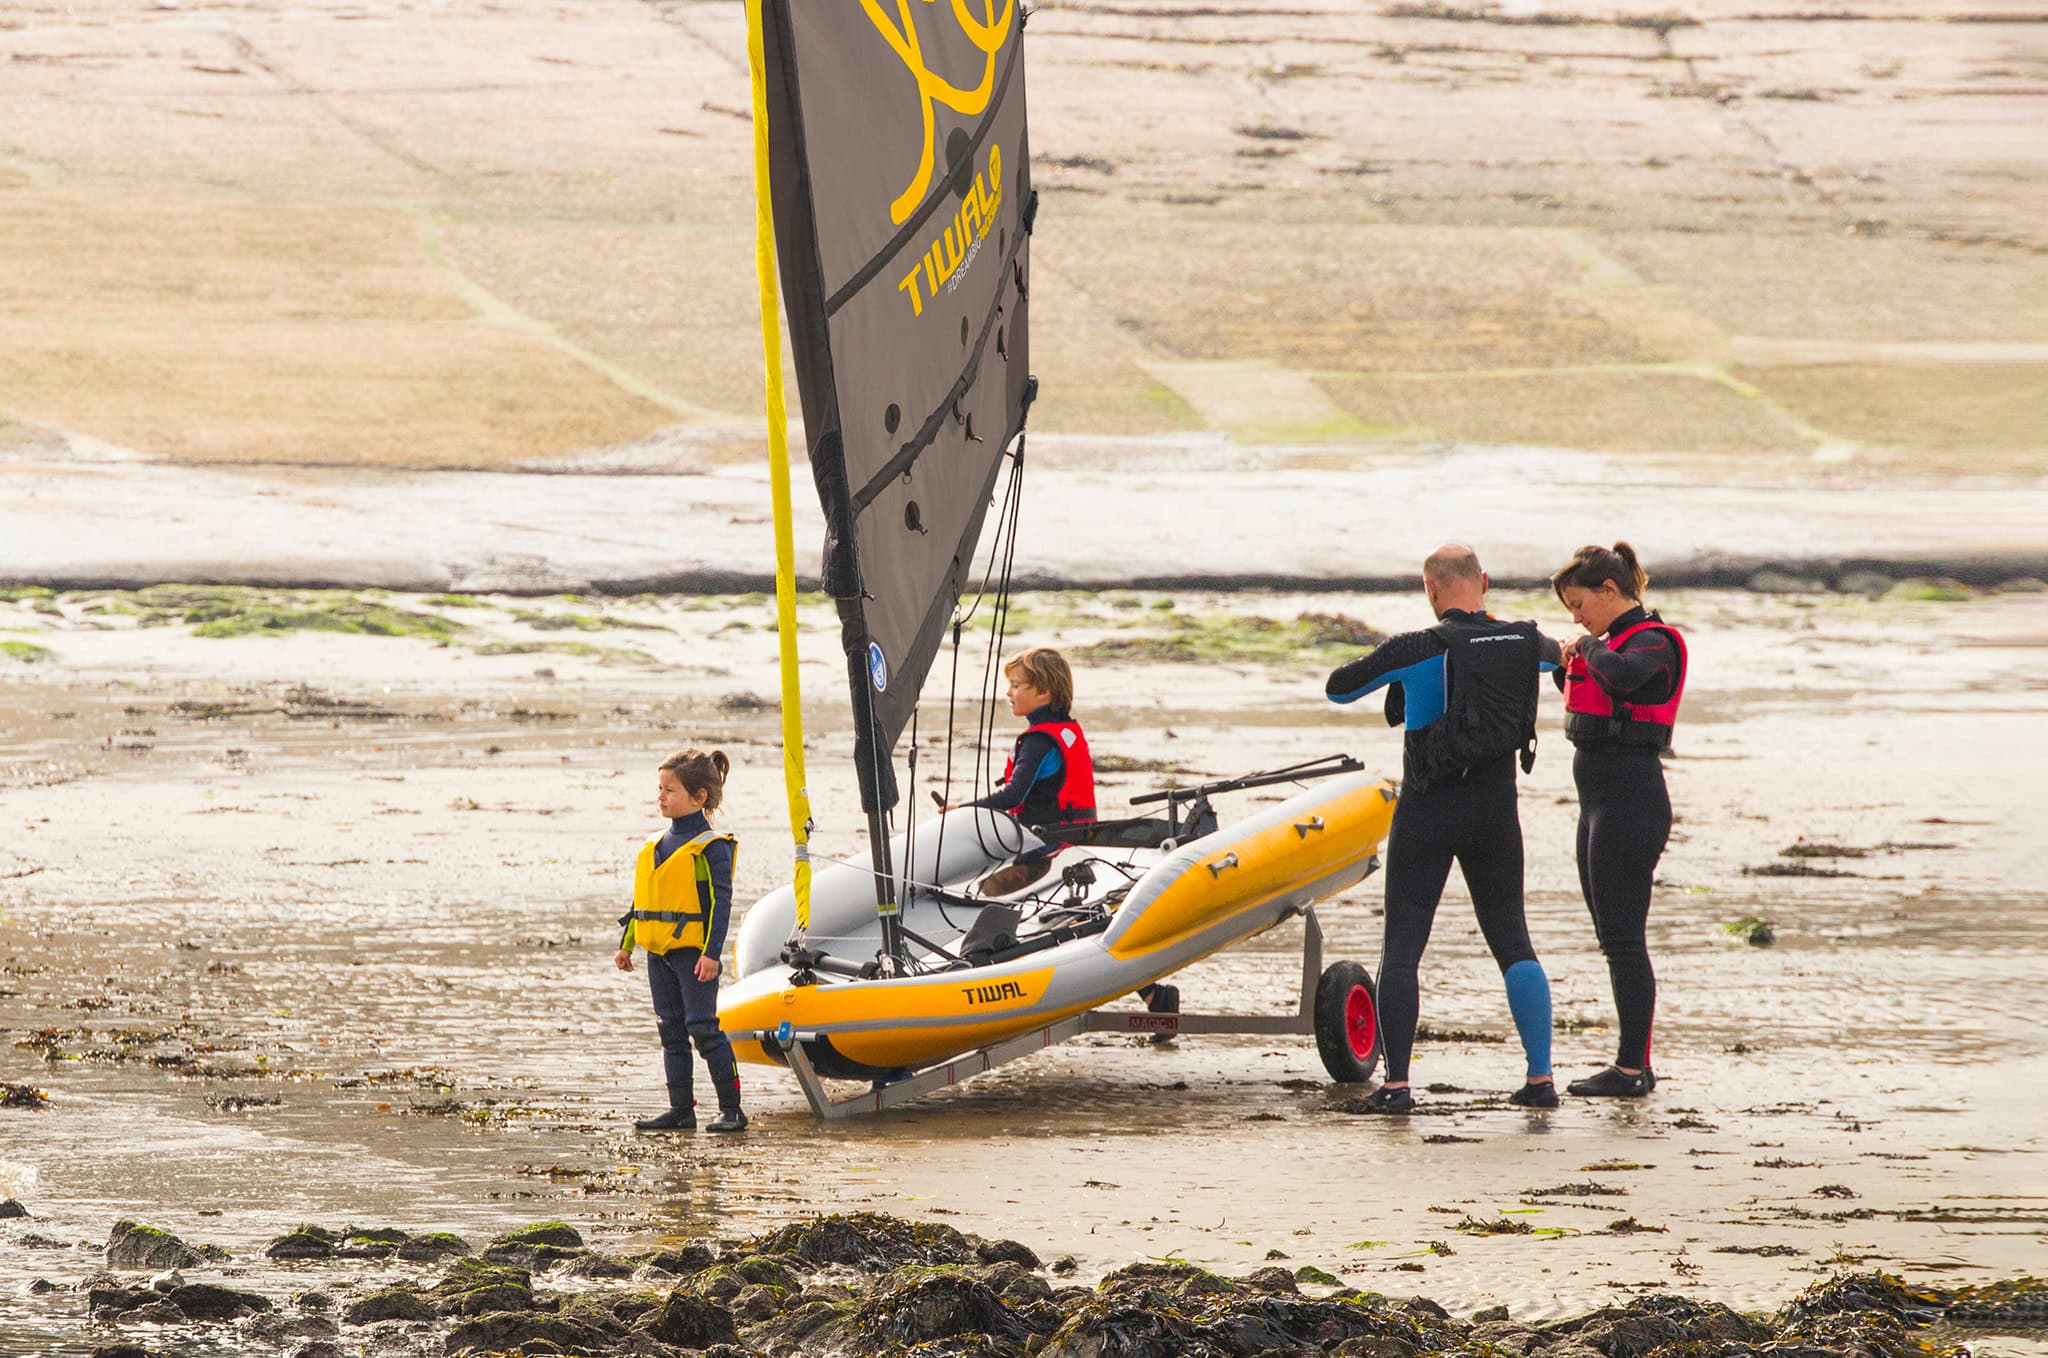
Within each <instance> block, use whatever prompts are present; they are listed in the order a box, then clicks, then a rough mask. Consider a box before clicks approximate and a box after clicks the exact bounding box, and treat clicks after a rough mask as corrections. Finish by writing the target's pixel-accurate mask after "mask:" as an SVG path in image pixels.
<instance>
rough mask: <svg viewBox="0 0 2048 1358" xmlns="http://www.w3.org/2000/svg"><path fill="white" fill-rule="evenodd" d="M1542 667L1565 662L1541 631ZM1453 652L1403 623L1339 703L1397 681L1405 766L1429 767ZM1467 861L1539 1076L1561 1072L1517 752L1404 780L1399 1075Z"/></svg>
mask: <svg viewBox="0 0 2048 1358" xmlns="http://www.w3.org/2000/svg"><path fill="white" fill-rule="evenodd" d="M1443 621H1444V622H1445V623H1447V624H1449V625H1451V626H1454V627H1456V626H1471V627H1485V626H1492V625H1493V620H1492V619H1491V618H1489V617H1488V616H1487V615H1486V614H1484V613H1468V612H1465V611H1463V610H1460V609H1451V610H1448V611H1447V612H1446V613H1445V614H1444V616H1443ZM1537 643H1538V648H1539V649H1538V656H1539V665H1540V668H1542V669H1554V668H1555V667H1556V666H1557V664H1558V660H1559V656H1558V649H1557V643H1556V642H1555V641H1552V640H1551V639H1550V638H1548V637H1544V636H1541V635H1539V636H1538V638H1537ZM1446 656H1447V651H1446V647H1445V645H1444V642H1443V640H1442V639H1441V638H1440V637H1438V636H1437V635H1436V634H1435V633H1434V632H1432V631H1421V632H1403V633H1402V634H1400V635H1399V636H1396V637H1392V638H1389V639H1388V640H1387V641H1386V642H1385V643H1384V644H1382V645H1381V646H1380V647H1379V648H1378V649H1377V650H1375V651H1373V652H1372V653H1371V654H1370V655H1367V656H1363V657H1361V658H1359V659H1357V660H1354V661H1351V662H1350V663H1349V664H1346V665H1342V666H1340V667H1339V668H1338V669H1337V670H1336V671H1335V672H1334V673H1332V674H1331V675H1330V678H1329V682H1328V684H1327V685H1326V686H1325V691H1326V692H1327V693H1328V695H1329V697H1330V700H1331V701H1332V702H1338V703H1352V702H1356V701H1358V700H1359V699H1360V698H1363V697H1365V696H1366V695H1367V694H1369V693H1373V692H1376V691H1378V690H1379V689H1382V688H1385V689H1386V690H1387V699H1386V716H1387V724H1388V725H1390V726H1391V725H1394V724H1395V723H1397V722H1398V723H1404V724H1405V727H1406V731H1405V734H1404V735H1403V737H1402V765H1403V772H1404V774H1407V775H1409V781H1410V782H1411V783H1415V782H1417V781H1418V780H1415V779H1414V778H1413V774H1414V772H1415V770H1416V768H1418V767H1419V766H1420V755H1419V751H1420V747H1421V743H1422V740H1423V738H1424V737H1423V733H1424V732H1426V731H1427V730H1428V728H1429V726H1430V725H1431V723H1433V722H1435V721H1437V720H1438V719H1439V718H1440V717H1442V716H1443V714H1444V709H1445V705H1446V702H1447V698H1448V694H1449V677H1448V673H1447V670H1448V664H1447V659H1446ZM1453 860H1456V862H1457V864H1458V867H1459V870H1460V871H1461V872H1463V874H1464V877H1465V886H1466V889H1467V890H1468V891H1470V892H1471V895H1472V909H1473V912H1474V913H1475V914H1476V915H1477V916H1478V919H1479V929H1480V932H1481V933H1482V934H1484V935H1485V937H1486V946H1487V948H1488V950H1489V951H1491V952H1492V954H1493V959H1494V962H1495V963H1496V964H1498V965H1499V967H1500V969H1501V978H1502V983H1503V985H1504V986H1505V987H1506V990H1507V996H1508V1010H1509V1012H1510V1013H1511V1014H1513V1015H1514V1019H1515V1029H1516V1031H1517V1032H1518V1033H1519V1034H1520V1035H1521V1039H1522V1048H1523V1052H1524V1054H1525V1055H1526V1056H1527V1058H1528V1073H1529V1074H1530V1075H1532V1076H1537V1075H1548V1074H1549V1073H1550V981H1549V978H1548V977H1547V976H1545V975H1544V973H1543V964H1542V963H1541V962H1538V961H1537V960H1536V950H1535V948H1534V947H1533V946H1532V945H1531V944H1530V942H1529V928H1528V924H1527V922H1526V921H1525V919H1524V918H1523V913H1522V821H1521V815H1520V812H1519V810H1518V808H1517V806H1516V803H1515V756H1514V755H1512V754H1508V755H1502V756H1500V757H1499V758H1496V759H1491V760H1488V761H1487V762H1486V763H1484V764H1480V765H1476V766H1474V767H1471V768H1468V769H1465V770H1464V771H1463V772H1462V773H1461V774H1454V775H1452V776H1450V777H1448V778H1444V779H1440V780H1439V781H1437V782H1435V783H1434V784H1432V785H1430V786H1428V787H1426V788H1422V789H1420V790H1415V791H1410V790H1408V789H1407V788H1404V789H1403V791H1402V794H1401V800H1400V803H1399V804H1398V805H1397V806H1395V808H1394V824H1393V827H1392V828H1391V829H1390V830H1389V831H1388V833H1387V873H1386V889H1387V897H1386V900H1387V905H1386V929H1385V935H1384V941H1383V943H1382V945H1381V950H1380V976H1379V1007H1380V1032H1381V1034H1382V1040H1383V1043H1384V1048H1385V1051H1386V1056H1387V1079H1388V1080H1389V1081H1392V1082H1394V1083H1401V1082H1405V1081H1406V1080H1407V1079H1408V1063H1409V1058H1410V1055H1411V1054H1412V1052H1413V1049H1414V1045H1415V1025H1416V1021H1417V1019H1418V1017H1419V1016H1420V1012H1421V996H1420V991H1419V987H1418V983H1417V981H1416V968H1417V966H1418V965H1419V964H1420V963H1421V961H1422V954H1423V950H1424V949H1425V948H1427V947H1428V946H1429V933H1430V928H1431V926H1432V925H1433V924H1434V922H1435V920H1436V907H1437V902H1438V901H1439V900H1441V899H1442V897H1443V890H1444V883H1445V882H1446V881H1447V880H1449V878H1450V872H1451V863H1452V861H1453Z"/></svg>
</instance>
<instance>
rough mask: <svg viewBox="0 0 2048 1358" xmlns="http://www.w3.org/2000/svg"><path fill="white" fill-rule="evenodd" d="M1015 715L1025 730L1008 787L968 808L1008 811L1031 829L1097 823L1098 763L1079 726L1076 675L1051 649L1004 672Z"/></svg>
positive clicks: (1028, 655) (1035, 651)
mask: <svg viewBox="0 0 2048 1358" xmlns="http://www.w3.org/2000/svg"><path fill="white" fill-rule="evenodd" d="M1003 677H1004V678H1005V679H1007V680H1009V699H1010V712H1011V714H1012V715H1014V716H1019V717H1022V718H1024V722H1025V725H1024V729H1023V731H1022V732H1020V733H1019V734H1018V736H1017V743H1016V745H1015V747H1014V748H1013V749H1012V750H1011V752H1010V762H1009V763H1008V764H1007V765H1006V766H1005V767H1004V769H1003V785H1002V786H1001V787H999V788H997V789H996V790H995V791H994V792H991V793H989V794H988V795H987V796H986V797H977V798H976V799H975V800H973V801H971V802H966V803H963V805H966V806H980V807H986V808H987V809H989V810H991V811H1007V812H1009V813H1010V814H1011V815H1013V816H1015V817H1016V818H1017V819H1018V820H1020V821H1022V822H1024V823H1025V824H1026V825H1032V826H1038V825H1061V824H1069V823H1072V822H1074V821H1089V820H1094V819H1095V763H1094V760H1093V759H1091V758H1090V757H1089V754H1088V737H1087V736H1085V735H1083V734H1082V733H1081V723H1079V722H1077V721H1075V720H1074V714H1073V706H1074V671H1073V669H1072V668H1071V667H1069V666H1068V664H1067V660H1066V657H1065V656H1063V655H1061V654H1060V653H1059V652H1058V651H1055V650H1054V649H1052V648H1051V647H1050V646H1033V647H1032V648H1031V649H1030V650H1028V651H1025V652H1023V653H1022V654H1020V655H1018V656H1015V657H1014V658H1012V659H1011V660H1010V661H1009V662H1008V663H1007V664H1005V665H1004V666H1003Z"/></svg>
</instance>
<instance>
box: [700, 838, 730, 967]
mask: <svg viewBox="0 0 2048 1358" xmlns="http://www.w3.org/2000/svg"><path fill="white" fill-rule="evenodd" d="M704 864H705V866H706V867H708V868H710V869H711V880H710V881H708V882H699V883H697V901H698V903H699V904H700V905H702V906H703V907H704V955H705V956H706V957H717V956H718V955H719V954H720V953H721V952H723V951H724V950H725V929H726V926H727V925H728V924H730V923H731V922H732V865H733V844H732V841H731V840H729V839H714V840H712V841H711V842H710V843H709V844H706V845H705V846H704Z"/></svg>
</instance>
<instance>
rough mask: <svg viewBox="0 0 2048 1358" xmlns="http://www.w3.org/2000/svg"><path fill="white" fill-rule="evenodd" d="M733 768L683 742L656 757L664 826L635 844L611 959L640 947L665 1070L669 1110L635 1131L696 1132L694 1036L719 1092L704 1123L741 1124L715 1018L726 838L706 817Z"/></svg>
mask: <svg viewBox="0 0 2048 1358" xmlns="http://www.w3.org/2000/svg"><path fill="white" fill-rule="evenodd" d="M731 767H732V761H731V760H729V759H727V758H726V757H725V752H724V751H722V750H713V751H711V752H710V753H709V754H706V753H705V752H704V751H702V750H684V751H682V752H681V753H680V754H674V755H671V756H669V757H668V758H667V759H666V760H664V761H662V765H661V771H660V773H659V774H658V775H657V781H656V791H655V795H654V804H655V806H656V807H657V808H659V809H660V811H661V814H662V815H664V816H667V817H668V818H669V826H668V829H667V830H666V831H665V832H664V833H663V834H661V835H660V836H659V837H658V838H655V839H650V840H648V841H647V843H646V844H644V845H643V846H641V849H640V858H639V861H638V862H637V863H636V864H635V866H634V869H633V908H632V909H631V910H630V911H628V912H627V913H626V915H625V916H624V917H623V918H622V919H621V920H620V921H619V923H620V924H622V925H624V926H625V931H626V932H625V936H624V937H622V938H621V939H620V940H619V955H618V956H617V957H616V958H614V959H613V963H614V965H616V966H617V967H618V969H619V970H620V971H631V970H632V969H633V945H634V944H636V943H637V944H639V946H641V947H642V948H645V949H646V950H647V985H648V989H649V990H650V991H652V993H653V996H654V1020H655V1028H656V1029H657V1031H659V1033H660V1034H661V1060H662V1067H663V1071H664V1073H665V1074H666V1075H667V1077H668V1111H667V1112H666V1113H661V1114H658V1115H657V1116H655V1117H651V1118H645V1119H643V1120H641V1121H639V1122H636V1123H634V1124H633V1125H634V1126H635V1127H638V1128H639V1129H640V1130H641V1131H643V1132H688V1131H695V1130H696V1127H697V1111H696V1101H695V1100H694V1099H693V1098H692V1096H691V1069H690V1043H691V1042H692V1041H694V1042H695V1043H696V1045H697V1053H698V1055H700V1056H702V1057H703V1058H704V1066H705V1069H706V1070H708V1071H710V1073H711V1084H712V1087H713V1088H714V1089H716V1090H717V1091H718V1117H717V1118H716V1119H715V1120H714V1121H712V1123H711V1124H710V1125H709V1126H708V1127H706V1128H705V1130H706V1131H711V1132H737V1131H741V1130H743V1129H744V1128H745V1127H746V1125H747V1115H746V1114H745V1113H743V1112H741V1111H740V1073H739V1065H738V1063H737V1062H735V1061H734V1060H733V1054H732V1043H731V1042H729V1041H728V1040H727V1039H726V1036H725V1033H724V1032H723V1031H721V1030H720V1028H719V1026H718V970H719V966H718V955H719V953H720V952H721V951H722V950H723V949H724V947H725V929H726V925H727V923H728V922H729V921H730V920H731V918H732V863H733V843H734V841H733V837H732V836H731V835H722V834H719V833H718V832H717V831H715V830H713V829H712V828H711V821H710V818H709V817H710V813H711V812H713V811H716V810H717V809H718V803H719V802H720V801H721V800H722V799H723V798H724V796H725V775H726V772H727V771H728V770H729V769H731Z"/></svg>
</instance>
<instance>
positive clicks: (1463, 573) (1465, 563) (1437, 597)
mask: <svg viewBox="0 0 2048 1358" xmlns="http://www.w3.org/2000/svg"><path fill="white" fill-rule="evenodd" d="M1486 585H1487V579H1486V572H1485V571H1483V570H1481V569H1479V553H1477V552H1475V551H1473V550H1472V549H1471V548H1470V547H1467V546H1466V545H1465V544H1464V543H1462V542H1446V543H1445V544H1444V545H1443V546H1441V547H1439V548H1437V549H1436V550H1435V551H1433V552H1431V553H1430V554H1429V555H1428V556H1427V557H1424V558H1423V561H1422V592H1423V593H1424V594H1426V595H1428V596H1429V606H1430V608H1431V609H1433V610H1435V612H1436V615H1437V616H1438V617H1442V616H1443V615H1444V613H1445V612H1446V611H1447V610H1449V609H1453V608H1460V609H1464V610H1465V611H1467V612H1473V613H1476V612H1478V611H1479V610H1480V609H1482V608H1483V607H1484V606H1485V604H1486Z"/></svg>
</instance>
